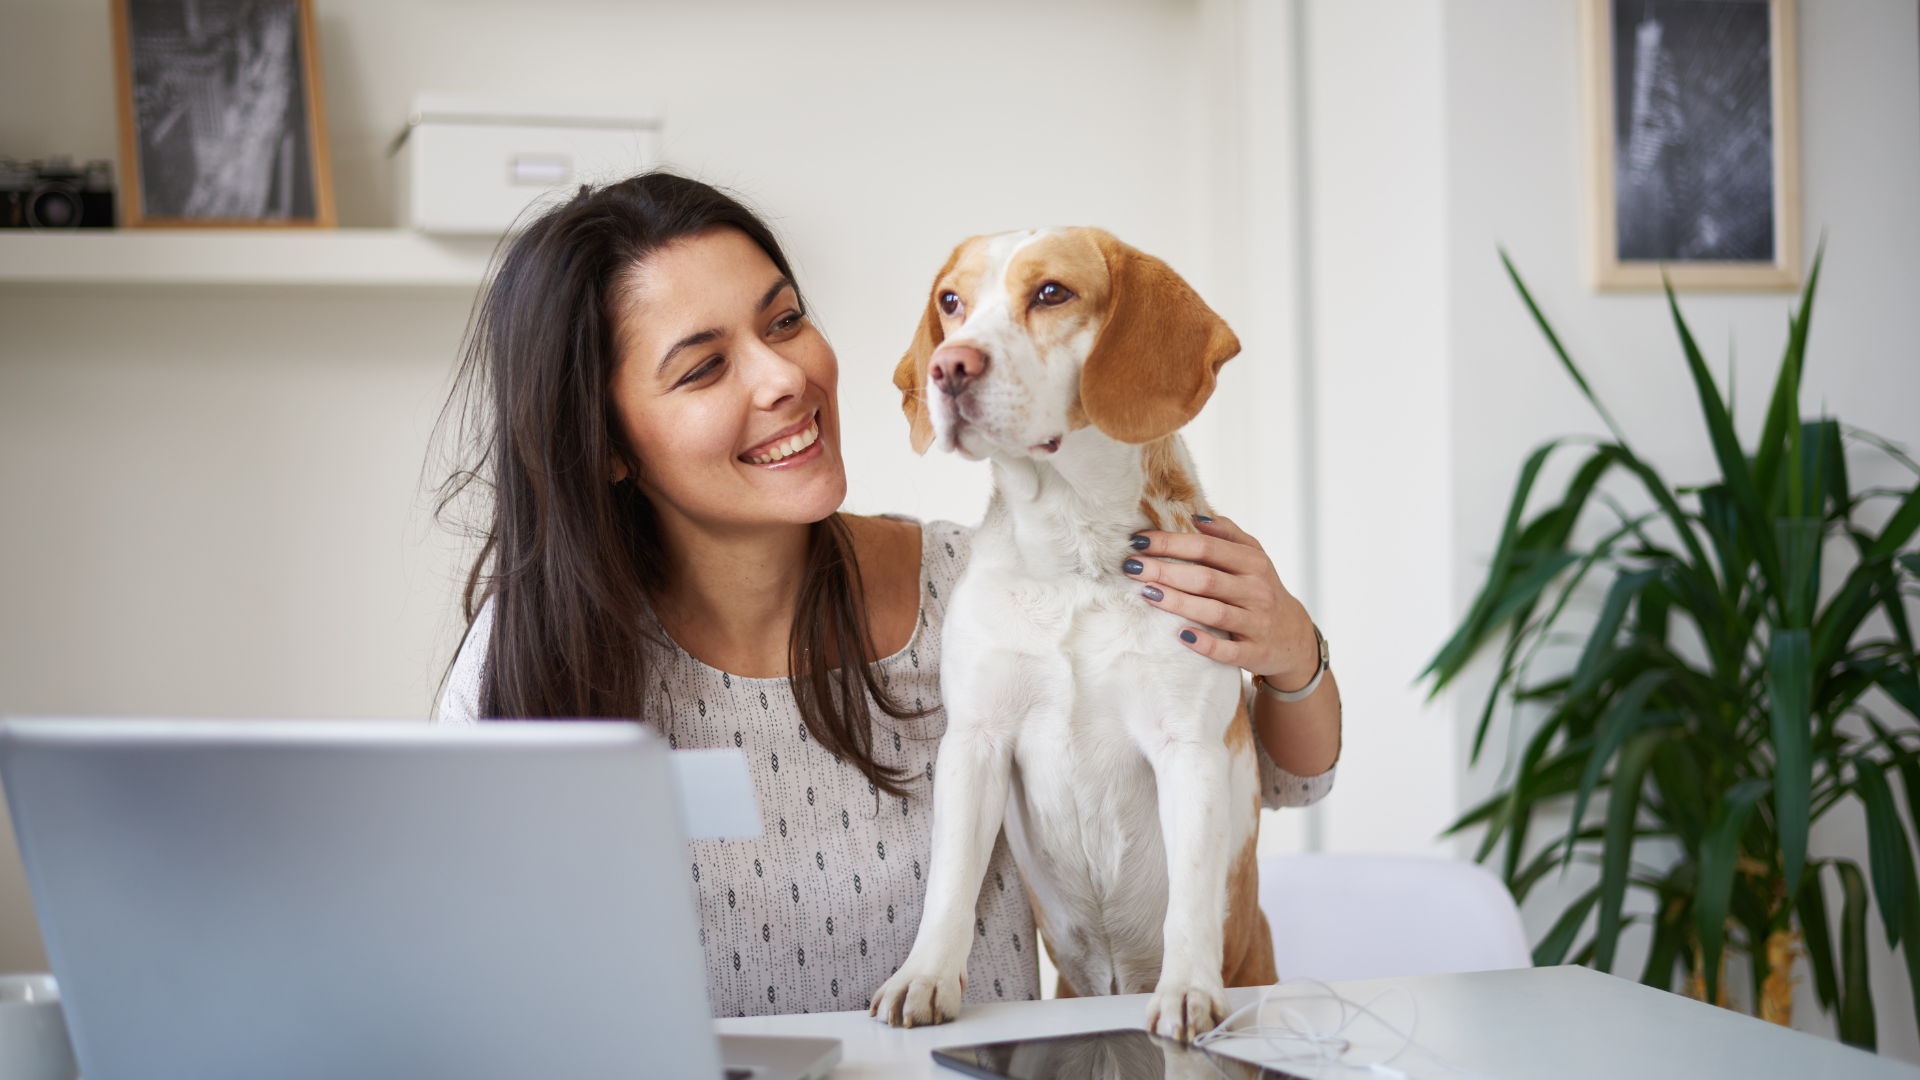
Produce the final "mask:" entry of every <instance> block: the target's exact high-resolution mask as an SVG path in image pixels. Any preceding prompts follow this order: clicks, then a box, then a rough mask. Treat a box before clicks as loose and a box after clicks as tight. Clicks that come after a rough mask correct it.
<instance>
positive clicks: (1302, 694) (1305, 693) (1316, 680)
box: [1253, 625, 1332, 702]
mask: <svg viewBox="0 0 1920 1080" xmlns="http://www.w3.org/2000/svg"><path fill="white" fill-rule="evenodd" d="M1313 640H1314V643H1315V644H1317V645H1319V646H1320V667H1319V668H1318V669H1317V670H1316V671H1314V673H1313V679H1312V681H1310V682H1308V683H1307V685H1305V686H1303V687H1301V688H1300V689H1298V690H1282V689H1280V688H1279V687H1277V686H1275V685H1273V684H1272V683H1270V682H1268V681H1267V677H1266V676H1265V675H1255V676H1254V677H1253V685H1255V686H1257V687H1259V688H1260V692H1261V693H1264V694H1266V695H1267V696H1268V697H1270V698H1272V699H1274V700H1275V701H1286V702H1294V701H1305V700H1306V699H1308V698H1310V697H1312V696H1313V692H1314V691H1315V690H1318V689H1320V680H1321V679H1324V678H1326V675H1327V671H1328V669H1329V668H1330V667H1332V663H1331V662H1330V661H1329V660H1328V659H1327V639H1326V637H1325V636H1323V635H1322V634H1321V633H1320V627H1319V626H1318V625H1314V627H1313Z"/></svg>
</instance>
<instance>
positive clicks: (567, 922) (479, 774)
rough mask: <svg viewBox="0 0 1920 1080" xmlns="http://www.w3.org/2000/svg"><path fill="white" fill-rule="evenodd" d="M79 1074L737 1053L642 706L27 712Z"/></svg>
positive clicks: (673, 1066) (37, 871)
mask: <svg viewBox="0 0 1920 1080" xmlns="http://www.w3.org/2000/svg"><path fill="white" fill-rule="evenodd" d="M0 779H3V780H4V783H5V787H6V794H7V801H8V804H9V808H10V809H11V811H12V813H13V820H14V826H15V829H16V832H17V833H18V836H19V839H20V847H21V854H22V858H23V859H24V861H25V864H26V868H27V875H28V881H29V884H30V885H31V887H32V890H33V896H34V904H35V907H36V909H37V911H38V914H39V916H40V920H41V926H42V930H43V934H44V936H45V939H46V944H47V952H48V955H49V957H50V958H51V960H52V963H53V967H54V972H55V974H56V975H57V976H58V977H59V979H60V985H61V990H62V996H63V999H64V1002H65V1008H66V1012H67V1023H68V1026H69V1029H70V1031H71V1033H72V1035H73V1041H74V1044H75V1048H76V1051H77V1053H78V1056H79V1061H80V1068H81V1071H82V1074H83V1075H85V1076H86V1077H88V1080H129V1078H133V1077H142V1078H172V1077H179V1078H182V1080H185V1078H189V1077H191V1078H193V1080H219V1078H226V1077H233V1078H240V1077H248V1078H254V1077H262V1076H274V1077H280V1078H288V1080H294V1078H308V1077H311V1078H314V1080H319V1078H323V1077H324V1078H327V1080H338V1078H340V1077H354V1078H356V1080H376V1078H384V1077H393V1078H400V1077H406V1078H410V1080H411V1078H418V1077H424V1076H446V1077H456V1076H457V1077H461V1078H463V1080H481V1078H490V1077H501V1078H506V1077H514V1078H524V1077H528V1076H568V1077H603V1076H604V1077H612V1076H621V1077H632V1076H636V1075H643V1074H644V1075H661V1076H718V1075H719V1060H718V1055H717V1047H716V1042H715V1040H714V1038H713V1035H712V1030H713V1029H712V1023H711V1020H710V1018H709V1015H708V1008H707V1002H706V999H705V994H704V993H703V989H704V986H705V977H704V968H703V964H702V961H701V958H700V953H699V944H698V941H697V929H696V927H697V924H696V921H695V916H694V910H693V901H692V897H691V894H690V891H689V885H688V882H687V880H686V874H685V870H684V867H683V866H682V863H683V862H684V858H683V841H682V839H681V838H682V836H683V835H684V825H683V824H682V823H681V822H680V821H679V818H678V814H679V811H678V810H677V807H676V801H675V797H674V789H673V783H672V780H671V778H670V774H669V769H668V764H667V755H666V752H665V748H664V747H663V746H661V745H660V744H659V742H658V741H657V740H656V739H654V738H653V737H652V736H651V735H650V734H649V733H647V732H645V731H644V730H642V729H640V728H639V727H637V726H635V725H629V724H492V725H484V726H481V727H478V728H467V729H436V728H427V727H424V726H418V725H399V724H363V723H346V722H342V723H283V722H274V721H238V722H213V721H208V722H188V723H182V722H170V721H8V722H6V723H4V724H0Z"/></svg>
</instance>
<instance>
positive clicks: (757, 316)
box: [440, 173, 1339, 1016]
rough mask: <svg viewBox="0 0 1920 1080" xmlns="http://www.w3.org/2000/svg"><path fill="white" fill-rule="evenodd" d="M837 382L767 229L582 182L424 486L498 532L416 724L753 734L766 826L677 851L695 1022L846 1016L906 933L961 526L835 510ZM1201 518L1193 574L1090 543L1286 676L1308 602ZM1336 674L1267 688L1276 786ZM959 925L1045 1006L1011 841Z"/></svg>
mask: <svg viewBox="0 0 1920 1080" xmlns="http://www.w3.org/2000/svg"><path fill="white" fill-rule="evenodd" d="M838 376H839V368H838V363H837V361H836V359H835V357H834V354H833V350H832V348H831V347H830V346H829V345H828V344H827V342H826V339H825V338H824V337H822V336H821V334H820V331H819V330H818V329H817V328H816V327H815V326H814V325H813V324H812V323H811V322H810V321H809V320H808V319H807V316H806V308H805V306H804V304H803V302H802V299H801V294H800V290H799V286H798V285H797V284H796V283H795V281H794V279H793V273H792V271H791V269H790V267H789V266H788V263H787V260H786V257H785V256H784V255H783V254H782V253H781V250H780V246H779V244H778V242H777V241H776V240H775V239H774V237H773V234H772V232H771V231H770V230H769V229H768V228H767V227H766V225H765V224H763V223H762V222H761V221H760V220H759V219H758V218H757V217H756V216H755V215H754V214H753V213H752V212H751V211H750V210H748V209H747V208H746V207H744V206H742V205H741V204H740V203H739V202H737V201H735V200H734V199H732V198H730V197H729V196H727V195H725V194H723V193H721V192H720V191H717V190H716V189H714V188H712V187H709V186H707V185H705V184H701V183H699V182H697V181H693V180H688V179H685V178H682V177H677V176H673V175H670V174H666V173H649V174H646V175H643V176H638V177H635V178H633V179H630V180H626V181H623V182H621V183H618V184H613V185H611V186H608V187H604V188H599V189H587V188H583V189H581V191H580V193H579V194H578V195H576V196H575V197H574V198H573V199H572V201H570V202H568V203H567V204H565V205H564V206H560V207H557V208H555V209H553V210H551V211H548V212H547V213H545V214H542V215H541V216H540V217H539V218H538V219H536V220H535V221H534V222H533V223H532V224H531V225H530V226H529V227H528V228H527V229H526V231H525V232H524V233H522V234H521V235H520V236H519V237H518V238H516V239H515V240H514V241H513V242H512V244H511V245H510V247H509V248H508V251H507V253H506V255H505V257H504V259H503V260H502V262H501V265H500V269H499V272H498V274H497V275H496V277H495V279H494V281H493V283H492V285H491V286H490V287H489V289H488V292H487V295H486V298H485V300H484V301H483V303H482V305H481V309H480V312H479V316H478V319H477V322H476V324H475V332H474V334H473V337H472V340H471V342H470V345H469V348H468V352H467V356H466V360H465V363H464V366H463V368H462V373H461V381H462V385H463V387H464V392H465V393H466V394H467V403H468V407H469V412H468V413H467V415H468V417H469V418H470V419H471V420H472V421H474V422H475V426H476V428H477V438H476V439H475V442H474V453H475V457H476V464H475V466H474V468H472V469H471V470H468V471H465V472H463V473H461V474H460V475H459V476H458V477H456V479H455V481H454V482H453V484H452V488H453V491H452V492H450V493H449V496H448V497H449V498H451V497H452V496H453V494H456V493H457V492H458V491H459V490H460V489H461V488H462V487H464V485H465V484H466V483H468V482H470V481H471V480H479V481H481V482H482V483H483V484H485V485H486V486H487V488H488V489H489V494H490V496H491V501H492V509H491V517H492V520H491V525H490V527H489V529H488V530H487V534H486V543H485V546H484V548H483V549H482V552H481V555H480V557H479V559H478V560H477V561H476V562H475V564H474V567H473V571H472V574H471V576H470V577H469V580H468V585H467V592H466V610H467V613H468V617H469V619H470V622H471V629H470V630H469V632H468V635H467V640H466V642H465V643H464V644H463V645H462V647H461V650H460V654H459V656H458V658H457V659H456V660H455V662H454V666H453V669H452V672H451V673H450V675H449V678H448V682H447V688H446V693H445V697H444V698H443V700H442V702H441V709H440V719H441V721H442V722H445V723H472V722H474V721H476V720H480V719H485V718H491V717H542V718H546V717H551V718H577V717H638V718H640V719H642V720H643V721H645V722H646V723H648V724H649V725H651V726H652V727H653V728H655V730H657V731H659V732H660V733H661V734H662V735H663V736H665V737H666V739H667V740H668V742H669V743H670V744H671V745H672V746H674V747H677V748H682V749H694V748H706V747H736V748H739V749H741V750H743V751H745V752H746V756H747V760H748V762H749V766H750V769H751V770H752V773H753V779H754V784H755V789H756V793H757V796H758V800H759V804H760V811H761V818H762V821H763V824H764V835H763V836H762V838H760V839H758V840H753V841H694V842H692V843H691V844H689V845H688V851H687V861H688V874H689V876H690V878H691V880H692V882H693V884H694V888H695V890H696V892H697V895H698V898H699V906H700V918H701V931H700V938H701V944H702V946H703V947H704V949H705V953H706V958H707V990H708V996H709V999H710V1003H711V1006H712V1009H713V1012H714V1014H715V1015H718V1016H739V1015H749V1014H755V1013H782V1012H802V1011H820V1010H830V1009H850V1008H864V1007H865V1006H866V1004H867V1002H868V1000H869V999H870V998H871V997H872V995H873V992H874V990H875V989H876V988H878V986H879V985H880V983H881V982H882V981H884V980H885V979H886V977H887V976H888V975H890V974H891V973H892V972H893V971H894V969H895V968H897V967H898V966H899V964H900V962H901V961H902V960H903V959H904V958H905V957H906V954H907V951H908V949H909V948H910V947H911V946H912V944H913V936H914V931H915V929H916V928H917V926H918V924H919V921H920V910H921V904H922V900H923V895H924V891H925V876H926V869H927V862H928V858H927V856H928V848H929V826H930V817H931V809H930V800H929V799H928V794H929V792H930V790H931V786H930V785H931V783H932V781H933V777H934V774H935V760H934V758H935V753H936V751H937V750H938V749H939V738H940V735H941V733H942V730H943V728H944V717H943V715H942V713H941V711H940V679H939V661H940V630H941V624H942V617H943V615H944V613H945V609H946V608H945V605H946V597H947V596H948V595H949V594H950V593H951V587H952V585H953V583H954V581H955V580H956V579H957V578H958V577H959V575H960V572H961V570H962V569H963V568H964V566H965V564H966V558H967V551H968V539H969V536H970V530H968V529H966V528H964V527H962V526H959V525H955V524H952V523H951V522H930V523H927V524H926V525H924V526H922V525H920V524H919V523H917V522H914V521H911V520H909V519H905V518H888V517H881V518H866V517H855V516H852V515H846V514H840V513H837V512H836V511H837V509H838V507H839V505H840V503H841V501H842V500H843V498H844V497H845V495H846V489H847V481H846V471H845V468H844V466H843V463H842V461H841V458H840V422H839V412H838V406H837V402H836V398H835V388H836V385H837V382H838ZM1209 528H1210V533H1209V537H1207V538H1194V537H1187V538H1183V539H1182V540H1181V541H1180V542H1181V543H1185V544H1188V545H1194V544H1201V545H1203V547H1197V548H1193V549H1191V550H1183V551H1182V554H1183V555H1184V557H1186V558H1188V559H1192V560H1194V561H1195V562H1197V563H1199V564H1202V565H1198V566H1190V565H1185V564H1176V563H1163V562H1161V561H1159V560H1157V559H1152V558H1147V559H1136V556H1137V555H1138V554H1139V552H1136V551H1135V550H1133V549H1132V548H1129V549H1127V550H1125V551H1118V552H1115V553H1114V559H1115V561H1116V562H1128V561H1129V560H1133V561H1134V562H1132V563H1128V569H1129V570H1133V569H1134V563H1137V564H1138V570H1137V572H1135V573H1134V576H1135V577H1136V578H1137V579H1138V580H1140V581H1141V582H1143V583H1157V584H1158V586H1159V588H1160V590H1161V591H1162V596H1163V599H1160V600H1159V601H1157V602H1158V603H1161V604H1162V605H1163V606H1166V607H1168V608H1170V609H1172V610H1174V611H1176V612H1180V613H1182V614H1188V615H1190V616H1191V615H1194V614H1198V613H1200V612H1202V611H1203V610H1206V609H1202V608H1200V607H1198V606H1196V605H1203V604H1209V605H1211V604H1221V603H1224V604H1226V605H1229V607H1230V608H1231V611H1227V610H1226V609H1220V608H1215V609H1212V610H1210V611H1208V613H1209V614H1210V615H1211V616H1212V621H1213V622H1214V624H1215V625H1220V626H1227V627H1228V628H1229V629H1234V630H1236V631H1241V632H1237V633H1236V635H1235V640H1232V641H1222V640H1219V639H1216V638H1214V637H1212V636H1211V635H1207V634H1200V635H1197V638H1198V640H1197V642H1196V643H1194V644H1191V645H1189V646H1188V647H1190V648H1197V649H1199V650H1200V651H1202V652H1208V651H1209V650H1220V651H1221V655H1220V658H1222V659H1224V660H1229V661H1231V662H1234V663H1237V664H1240V665H1241V666H1243V667H1247V668H1248V669H1249V670H1252V671H1254V672H1256V673H1258V674H1264V675H1267V676H1269V677H1271V678H1272V680H1273V681H1274V682H1275V683H1277V684H1279V685H1280V686H1283V687H1294V686H1300V685H1304V684H1305V683H1307V681H1308V680H1309V679H1310V678H1311V677H1312V675H1313V673H1314V672H1315V671H1316V670H1317V667H1318V655H1317V652H1316V650H1315V643H1314V634H1313V629H1312V625H1311V623H1310V622H1309V621H1308V620H1307V617H1306V613H1305V611H1304V610H1302V609H1301V607H1300V605H1299V603H1298V601H1296V600H1294V599H1293V598H1292V597H1291V596H1290V595H1289V594H1288V593H1287V592H1286V590H1285V588H1284V587H1282V586H1281V584H1280V581H1279V578H1278V577H1277V576H1276V575H1275V573H1274V571H1273V567H1272V564H1271V563H1270V562H1269V561H1268V560H1267V559H1266V557H1265V556H1264V555H1263V554H1261V553H1260V550H1259V547H1258V545H1256V544H1254V543H1253V541H1252V540H1251V539H1250V538H1248V537H1245V536H1244V535H1242V534H1240V533H1239V532H1238V530H1236V529H1234V528H1233V527H1232V526H1231V524H1229V523H1227V522H1226V521H1224V520H1222V521H1220V522H1218V523H1216V524H1214V525H1212V526H1210V527H1209ZM1143 535H1144V536H1146V538H1147V539H1148V541H1149V542H1150V543H1151V544H1152V545H1153V546H1150V547H1148V548H1147V549H1146V554H1148V555H1152V554H1155V553H1156V551H1159V552H1164V551H1166V550H1167V549H1166V547H1165V545H1166V544H1167V543H1168V541H1169V540H1170V539H1171V538H1170V537H1169V536H1168V535H1167V534H1160V533H1146V534H1143ZM1223 619H1224V620H1225V621H1223ZM1229 652H1230V653H1231V655H1227V654H1228V653H1229ZM843 657H845V658H847V660H848V661H849V662H847V663H842V658H843ZM1331 683H1332V680H1330V679H1329V680H1326V682H1325V684H1323V686H1322V688H1321V689H1320V690H1318V691H1316V692H1315V693H1314V694H1313V695H1312V696H1310V697H1308V698H1307V699H1305V700H1304V701H1301V702H1298V703H1294V704H1283V703H1281V702H1278V701H1274V700H1269V699H1267V698H1266V697H1265V696H1264V695H1263V696H1262V700H1261V703H1260V705H1259V710H1260V711H1259V713H1258V721H1259V728H1260V732H1261V739H1260V740H1259V741H1260V742H1261V743H1262V744H1263V753H1262V754H1261V762H1262V770H1263V778H1262V779H1263V783H1262V789H1263V791H1264V792H1268V793H1269V794H1268V796H1267V798H1268V802H1269V803H1270V804H1272V805H1282V804H1291V805H1304V804H1305V803H1307V802H1310V801H1312V800H1313V799H1314V798H1317V797H1318V796H1319V794H1321V793H1322V792H1324V791H1325V790H1326V788H1327V787H1328V786H1330V784H1331V778H1332V774H1331V768H1332V765H1333V762H1334V759H1335V757H1336V756H1337V754H1338V740H1339V715H1338V697H1337V693H1338V692H1337V690H1336V689H1335V688H1334V687H1333V686H1332V685H1331ZM1276 763H1278V764H1276ZM1300 777H1312V778H1313V779H1311V780H1303V779H1300ZM976 926H977V927H978V928H979V930H980V936H979V937H978V938H977V939H976V941H975V944H974V948H973V953H972V956H971V959H970V961H969V964H968V981H967V994H968V999H969V1000H973V1001H982V1000H985V1001H991V1000H995V999H1025V998H1034V997H1038V996H1039V989H1040V988H1039V985H1038V982H1039V980H1038V975H1037V968H1036V966H1035V953H1034V946H1035V941H1034V930H1033V915H1032V912H1031V910H1030V909H1029V908H1028V905H1027V898H1026V893H1025V890H1024V889H1023V888H1022V886H1021V884H1020V879H1019V875H1018V873H1017V871H1016V870H1015V868H1014V865H1013V861H1012V858H1011V857H1010V855H1009V853H1008V849H1007V845H1006V840H1005V838H1004V837H1003V838H1002V839H1001V840H1000V841H999V843H998V844H996V845H995V848H994V853H993V858H992V863H991V865H990V866H989V868H988V872H987V877H986V881H985V884H984V885H983V887H982V889H981V893H980V900H979V918H978V921H977V923H976Z"/></svg>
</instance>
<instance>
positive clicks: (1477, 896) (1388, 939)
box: [1260, 855, 1533, 982]
mask: <svg viewBox="0 0 1920 1080" xmlns="http://www.w3.org/2000/svg"><path fill="white" fill-rule="evenodd" d="M1260 908H1261V910H1263V911H1265V912H1266V914H1267V922H1268V924H1269V925H1270V926H1271V927H1272V928H1273V953H1274V961H1275V964H1276V965H1277V966H1278V968H1279V971H1280V977H1281V978H1282V979H1297V978H1301V977H1303V976H1305V977H1311V978H1315V979H1321V980H1323V981H1326V982H1333V981H1336V980H1340V979H1373V978H1399V977H1404V976H1408V975H1441V974H1452V973H1457V972H1463V971H1497V970H1501V969H1504V968H1521V967H1531V966H1533V955H1532V952H1531V950H1529V949H1528V948H1527V937H1526V932H1525V930H1524V929H1523V928H1522V927H1521V925H1520V909H1519V908H1517V907H1515V906H1514V903H1513V897H1512V895H1511V894H1509V893H1508V892H1507V888H1506V886H1505V885H1502V884H1501V883H1500V879H1499V878H1497V877H1495V876H1493V874H1491V873H1489V872H1488V871H1487V870H1486V869H1485V868H1483V867H1481V866H1478V865H1476V864H1474V863H1471V862H1466V861H1463V860H1458V859H1436V858H1418V857H1412V856H1396V855H1272V856H1268V857H1267V858H1264V859H1261V860H1260Z"/></svg>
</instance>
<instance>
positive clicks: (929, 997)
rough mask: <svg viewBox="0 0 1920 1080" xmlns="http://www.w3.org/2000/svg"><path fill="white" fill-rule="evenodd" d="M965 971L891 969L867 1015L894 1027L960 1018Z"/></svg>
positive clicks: (964, 991) (918, 1025) (875, 993)
mask: <svg viewBox="0 0 1920 1080" xmlns="http://www.w3.org/2000/svg"><path fill="white" fill-rule="evenodd" d="M966 992H967V973H966V969H964V968H962V969H960V970H957V971H916V970H914V969H913V968H912V967H911V965H909V966H908V967H903V968H901V969H900V970H899V971H896V972H894V974H893V978H891V979H888V980H887V981H886V982H884V983H881V984H880V989H879V990H877V991H875V992H874V995H873V1002H872V1004H870V1005H869V1006H868V1007H867V1015H868V1016H877V1017H879V1018H880V1019H882V1020H885V1021H886V1022H887V1023H889V1024H892V1025H893V1026H894V1027H925V1026H927V1025H930V1024H944V1023H946V1022H947V1021H949V1020H957V1019H959V1018H960V999H961V998H962V997H964V996H966Z"/></svg>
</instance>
